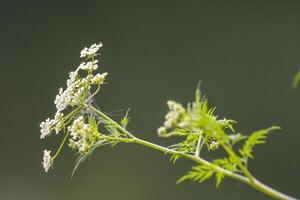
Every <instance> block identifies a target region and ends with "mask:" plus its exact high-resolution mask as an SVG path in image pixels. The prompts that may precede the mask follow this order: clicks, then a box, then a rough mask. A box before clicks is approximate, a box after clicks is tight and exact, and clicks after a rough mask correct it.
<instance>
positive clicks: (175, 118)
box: [157, 101, 185, 135]
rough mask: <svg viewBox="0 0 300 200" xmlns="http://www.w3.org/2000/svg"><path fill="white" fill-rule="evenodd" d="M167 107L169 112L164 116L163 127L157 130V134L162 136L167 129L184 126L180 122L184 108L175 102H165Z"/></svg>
mask: <svg viewBox="0 0 300 200" xmlns="http://www.w3.org/2000/svg"><path fill="white" fill-rule="evenodd" d="M167 104H168V107H169V112H168V113H167V114H166V116H165V119H166V120H165V122H164V126H161V127H159V128H158V129H157V133H158V134H159V135H162V134H164V133H166V131H167V129H169V128H173V127H175V126H177V125H178V126H179V127H182V126H184V123H185V122H184V121H182V118H183V116H184V115H185V109H184V107H183V106H182V105H181V104H180V103H177V102H175V101H168V102H167Z"/></svg>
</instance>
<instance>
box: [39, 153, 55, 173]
mask: <svg viewBox="0 0 300 200" xmlns="http://www.w3.org/2000/svg"><path fill="white" fill-rule="evenodd" d="M50 153H51V151H48V150H44V156H43V163H42V164H43V167H44V169H45V172H48V170H49V169H50V167H51V166H52V165H53V160H52V158H51V155H50Z"/></svg>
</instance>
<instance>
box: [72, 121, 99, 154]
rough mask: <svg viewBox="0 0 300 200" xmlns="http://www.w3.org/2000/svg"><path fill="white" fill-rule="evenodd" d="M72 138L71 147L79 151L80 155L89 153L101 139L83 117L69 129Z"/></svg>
mask: <svg viewBox="0 0 300 200" xmlns="http://www.w3.org/2000/svg"><path fill="white" fill-rule="evenodd" d="M68 129H69V131H70V135H71V136H72V138H71V139H70V140H69V142H70V143H69V146H70V147H71V148H72V149H78V151H79V153H81V154H85V153H87V152H88V151H89V150H90V149H91V147H92V146H93V144H94V143H95V142H96V141H97V140H98V139H99V136H100V135H99V133H98V131H95V130H94V129H93V128H92V127H91V126H90V124H86V123H85V121H84V117H83V116H79V117H78V118H77V119H75V120H74V121H73V124H72V125H71V126H69V127H68Z"/></svg>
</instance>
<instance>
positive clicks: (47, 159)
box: [40, 43, 295, 199]
mask: <svg viewBox="0 0 300 200" xmlns="http://www.w3.org/2000/svg"><path fill="white" fill-rule="evenodd" d="M101 47H102V43H99V44H94V45H92V46H91V47H90V48H84V49H83V50H82V51H81V54H80V57H81V58H83V59H84V62H82V63H81V64H80V65H79V67H78V68H77V69H76V70H75V71H71V72H70V73H69V79H68V80H67V87H66V89H63V88H60V89H59V93H58V94H57V95H56V98H55V101H54V104H55V105H56V109H57V112H56V113H55V116H54V119H49V118H48V119H46V120H45V121H44V122H42V123H41V124H40V127H41V139H43V138H45V137H47V136H50V135H51V134H52V133H53V132H55V133H56V134H58V133H62V134H64V135H65V136H64V139H63V140H62V143H61V145H60V147H59V148H58V150H57V151H56V152H55V153H54V155H53V156H52V155H51V151H49V150H44V157H43V163H42V164H43V167H44V169H45V171H46V172H47V171H48V170H49V169H50V168H51V167H53V163H54V160H55V158H56V157H57V156H58V154H59V153H60V151H61V149H62V147H63V146H64V145H65V143H68V145H69V147H70V148H72V149H75V150H77V152H78V155H79V157H78V159H77V163H76V166H75V168H74V170H73V173H74V171H75V170H76V168H77V167H78V165H79V164H81V163H82V162H83V161H84V160H85V159H86V158H87V157H89V156H90V155H91V154H92V153H93V152H94V150H95V149H96V148H98V147H101V146H104V145H111V146H115V145H116V144H119V143H133V144H139V145H143V146H146V147H149V148H151V149H155V150H158V151H161V152H162V153H164V154H169V155H170V160H171V161H172V162H173V163H174V162H176V160H177V159H179V158H185V159H189V160H192V161H194V162H195V166H194V167H192V168H191V170H190V171H188V172H187V173H186V174H185V175H183V176H182V177H181V178H180V179H179V180H178V181H177V183H181V182H183V181H186V180H192V181H195V182H203V181H206V180H208V179H210V178H213V177H214V178H215V180H216V187H219V185H220V184H221V183H222V181H223V180H224V178H225V177H229V178H232V179H235V180H237V181H240V182H243V183H245V184H247V185H249V186H251V187H252V188H254V189H256V190H257V191H260V192H262V193H264V194H266V195H268V196H270V197H273V198H274V199H295V198H292V197H290V196H288V195H285V194H283V193H281V192H279V191H276V190H274V189H272V188H270V187H269V186H267V185H265V184H263V183H261V182H260V181H258V180H257V179H256V178H255V177H254V176H253V175H252V173H251V172H250V171H249V169H248V162H249V161H250V160H251V159H253V158H254V155H253V148H254V147H255V146H256V145H258V144H263V143H265V142H266V137H267V136H268V134H269V133H271V132H273V131H276V130H279V129H280V128H279V127H278V126H272V127H268V128H266V129H261V130H258V131H254V132H253V133H251V134H250V135H243V134H241V133H235V131H234V124H235V123H236V122H235V121H233V120H229V119H226V118H221V117H219V116H217V115H216V114H215V108H214V107H210V106H209V104H208V101H207V99H206V98H204V97H203V96H202V95H201V92H200V88H199V86H198V88H197V90H196V93H195V100H194V101H193V102H191V103H189V104H188V105H187V107H184V106H182V105H181V104H180V103H178V102H175V101H168V102H167V105H168V108H169V110H168V111H167V114H166V116H165V122H164V123H163V126H161V127H159V128H158V130H157V132H158V135H159V136H160V137H166V138H167V137H180V138H181V142H179V143H176V144H173V145H171V146H168V147H164V146H161V145H158V144H154V143H151V142H149V141H145V140H142V139H140V138H138V137H136V136H135V135H133V134H132V133H130V132H129V131H128V130H127V124H128V122H129V117H128V112H127V113H126V115H125V116H124V117H123V118H122V119H121V121H120V122H118V121H115V120H113V119H111V118H110V117H109V116H108V115H106V114H105V113H104V112H103V111H102V110H101V109H98V108H96V107H94V106H93V97H94V96H95V95H96V94H97V93H98V92H100V91H101V90H100V89H101V86H102V85H104V84H105V83H106V82H105V78H106V76H107V73H102V74H100V73H96V70H97V69H98V64H97V63H98V60H96V57H97V56H98V55H99V53H98V51H99V49H100V48H101ZM236 144H238V145H236ZM217 149H218V150H222V151H224V152H225V153H226V156H220V157H219V158H216V159H212V160H207V159H205V158H204V157H203V156H202V152H203V151H209V152H210V151H215V150H217ZM222 155H224V154H222Z"/></svg>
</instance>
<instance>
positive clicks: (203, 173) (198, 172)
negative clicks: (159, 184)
mask: <svg viewBox="0 0 300 200" xmlns="http://www.w3.org/2000/svg"><path fill="white" fill-rule="evenodd" d="M213 174H214V171H213V170H211V169H210V168H209V167H208V166H206V165H199V166H196V167H192V170H191V171H189V172H188V173H187V174H186V175H184V176H182V177H181V178H180V179H178V181H177V182H176V184H179V183H182V182H183V181H186V180H192V181H195V182H199V183H202V182H204V181H206V180H208V179H209V178H210V177H212V175H213Z"/></svg>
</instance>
